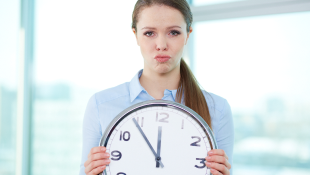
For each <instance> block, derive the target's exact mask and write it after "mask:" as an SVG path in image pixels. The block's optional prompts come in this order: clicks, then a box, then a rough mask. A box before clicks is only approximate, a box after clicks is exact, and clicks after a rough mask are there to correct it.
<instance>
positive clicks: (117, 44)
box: [32, 0, 143, 175]
mask: <svg viewBox="0 0 310 175" xmlns="http://www.w3.org/2000/svg"><path fill="white" fill-rule="evenodd" d="M135 2H136V1H135V0H130V1H128V0H126V1H122V6H119V1H101V0H95V1H71V0H61V1H60V0H58V1H48V0H40V1H36V9H37V11H36V20H35V21H36V26H35V31H36V33H35V38H36V41H35V43H36V44H35V59H34V60H35V99H34V104H33V122H34V124H33V126H34V129H33V150H34V151H33V158H32V160H33V162H32V172H33V174H34V175H41V174H42V172H44V174H46V175H49V174H51V175H55V174H78V172H79V165H80V161H81V153H82V124H83V114H84V112H85V108H86V104H87V102H88V100H89V98H90V97H91V96H92V95H93V94H94V93H96V92H98V91H101V90H103V89H107V88H109V87H113V86H116V85H118V84H121V83H124V82H128V81H130V80H131V78H132V77H133V76H134V75H135V74H136V73H137V72H138V71H139V70H140V69H141V68H143V59H142V57H141V54H140V50H139V47H138V45H136V41H135V37H134V34H133V32H132V30H131V13H132V9H133V7H134V4H135ZM60 4H61V5H60ZM114 7H115V8H114ZM128 7H131V8H128ZM56 12H57V13H56ZM120 49H121V50H123V51H122V52H119V50H120ZM124 72H127V73H126V74H124ZM98 144H99V143H98ZM55 167H57V168H55Z"/></svg>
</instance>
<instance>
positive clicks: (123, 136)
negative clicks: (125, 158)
mask: <svg viewBox="0 0 310 175" xmlns="http://www.w3.org/2000/svg"><path fill="white" fill-rule="evenodd" d="M126 136H127V138H126ZM122 139H124V141H128V140H129V139H130V132H128V131H125V132H124V133H123V134H122V131H121V132H120V136H119V140H122Z"/></svg>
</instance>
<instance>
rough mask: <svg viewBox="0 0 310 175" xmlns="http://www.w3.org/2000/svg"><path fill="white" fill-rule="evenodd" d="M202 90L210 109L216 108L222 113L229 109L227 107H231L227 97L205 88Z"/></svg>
mask: <svg viewBox="0 0 310 175" xmlns="http://www.w3.org/2000/svg"><path fill="white" fill-rule="evenodd" d="M202 92H203V94H204V96H205V99H206V101H207V104H208V107H209V109H214V110H216V111H218V112H220V113H223V112H225V110H227V108H230V106H229V103H228V101H227V100H226V99H225V98H223V97H221V96H219V95H216V94H213V93H210V92H207V91H205V90H202Z"/></svg>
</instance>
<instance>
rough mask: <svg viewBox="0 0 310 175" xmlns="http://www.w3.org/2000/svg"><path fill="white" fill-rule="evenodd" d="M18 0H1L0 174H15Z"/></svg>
mask: <svg viewBox="0 0 310 175" xmlns="http://www.w3.org/2000/svg"><path fill="white" fill-rule="evenodd" d="M19 14H20V13H19V1H17V0H12V1H5V2H4V1H0V38H1V39H0V174H5V175H13V174H15V161H16V159H15V155H16V144H15V143H16V115H17V66H18V65H17V59H18V54H17V53H18V52H17V51H18V46H19V44H18V40H19V38H18V34H19V24H20V23H19Z"/></svg>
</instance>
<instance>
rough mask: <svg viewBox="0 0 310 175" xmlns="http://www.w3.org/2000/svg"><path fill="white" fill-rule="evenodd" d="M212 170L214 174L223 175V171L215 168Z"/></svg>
mask: <svg viewBox="0 0 310 175" xmlns="http://www.w3.org/2000/svg"><path fill="white" fill-rule="evenodd" d="M210 171H211V173H212V175H223V174H222V173H221V172H219V171H217V170H215V169H211V170H210Z"/></svg>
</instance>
